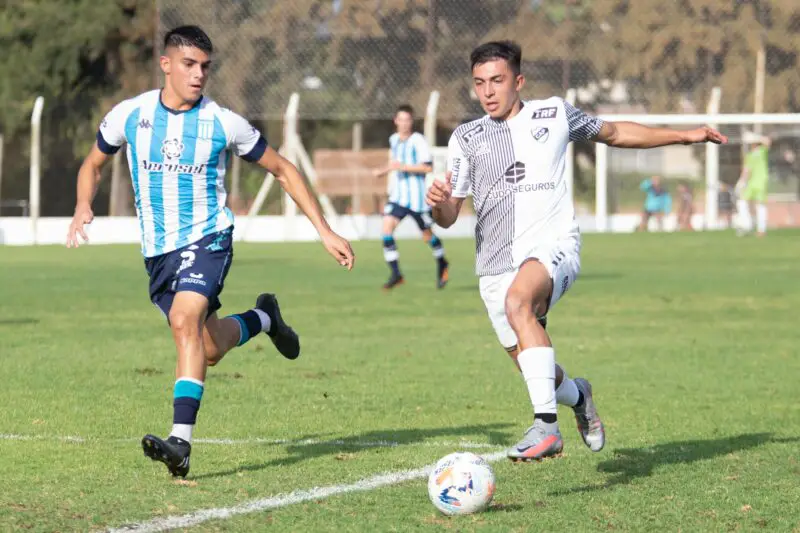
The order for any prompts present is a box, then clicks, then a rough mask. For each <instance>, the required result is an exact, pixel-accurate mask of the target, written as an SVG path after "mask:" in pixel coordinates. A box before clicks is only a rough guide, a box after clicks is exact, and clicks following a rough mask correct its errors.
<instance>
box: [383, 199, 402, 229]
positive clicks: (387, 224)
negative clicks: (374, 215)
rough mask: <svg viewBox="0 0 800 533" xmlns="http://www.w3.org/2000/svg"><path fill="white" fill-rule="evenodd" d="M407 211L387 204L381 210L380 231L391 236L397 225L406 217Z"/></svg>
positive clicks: (395, 205)
mask: <svg viewBox="0 0 800 533" xmlns="http://www.w3.org/2000/svg"><path fill="white" fill-rule="evenodd" d="M406 214H408V213H407V210H405V209H403V208H402V207H400V206H399V205H397V204H393V203H388V204H386V207H384V208H383V224H382V227H381V231H382V232H383V234H384V235H392V234H393V233H394V230H395V229H397V225H398V224H400V221H401V220H403V218H404V217H405V216H406Z"/></svg>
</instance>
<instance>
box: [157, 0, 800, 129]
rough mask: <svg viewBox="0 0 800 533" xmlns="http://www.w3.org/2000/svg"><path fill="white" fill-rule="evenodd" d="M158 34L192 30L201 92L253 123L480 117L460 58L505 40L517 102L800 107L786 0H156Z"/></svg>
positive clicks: (793, 5)
mask: <svg viewBox="0 0 800 533" xmlns="http://www.w3.org/2000/svg"><path fill="white" fill-rule="evenodd" d="M158 14H159V27H158V35H157V38H158V39H159V40H160V39H161V38H162V36H163V35H164V32H165V31H166V30H167V29H168V28H170V27H173V26H176V25H179V24H187V23H192V24H198V25H201V26H202V27H204V28H205V29H206V30H207V31H208V33H209V34H210V36H211V38H212V40H213V41H214V44H215V47H216V49H217V50H218V54H217V58H216V59H217V67H216V72H215V74H214V76H213V78H212V82H211V83H212V86H211V87H210V91H211V92H212V93H213V94H214V96H215V97H216V98H217V99H218V100H220V101H222V102H224V103H225V104H226V105H229V106H231V107H232V108H235V109H237V110H238V111H239V112H241V113H243V114H245V115H247V116H248V117H251V118H260V119H268V118H278V117H280V116H281V115H282V113H283V110H284V108H285V105H286V102H287V100H288V97H289V94H290V93H292V92H294V91H301V98H302V102H303V105H302V106H301V110H300V112H301V119H303V118H311V119H347V120H364V119H379V118H389V117H391V115H392V113H393V111H394V109H395V106H396V105H397V104H398V103H400V102H410V103H411V104H412V105H414V106H415V107H418V108H420V109H422V108H424V105H425V101H426V99H427V97H428V95H429V94H430V91H431V90H433V89H436V90H438V91H440V92H441V94H442V98H441V103H440V108H439V116H440V117H441V118H442V119H444V120H448V119H451V120H463V119H464V118H468V117H470V116H473V115H475V114H477V113H479V107H478V105H477V102H476V101H475V100H474V98H473V97H472V91H471V87H470V76H469V52H470V50H471V49H472V48H473V47H474V46H475V45H477V44H479V43H481V42H484V41H487V40H495V39H514V40H516V41H518V42H519V43H520V44H521V45H522V47H523V54H524V56H523V71H524V73H525V74H526V75H527V77H528V80H529V82H528V84H527V86H526V88H525V91H524V92H525V96H526V97H528V98H532V97H537V96H549V95H552V94H559V95H563V94H564V92H565V91H566V89H567V88H569V87H575V88H578V89H579V95H578V97H579V98H578V100H579V102H582V103H583V104H585V105H588V106H590V107H592V108H594V109H595V110H602V111H606V112H613V111H622V112H651V113H658V112H692V111H699V112H702V111H703V109H704V108H705V103H706V100H707V99H708V95H709V92H710V89H711V88H712V87H714V86H719V87H721V88H722V92H723V98H722V109H721V111H722V112H753V111H756V112H758V111H764V112H790V111H797V110H798V109H800V68H798V67H800V66H799V65H798V60H799V59H798V58H800V4H798V3H797V1H796V0H748V1H743V0H716V1H708V0H705V1H700V0H692V1H681V2H678V1H672V2H663V1H662V0H636V2H631V1H623V0H558V1H556V0H294V1H292V2H284V1H272V0H159V1H158Z"/></svg>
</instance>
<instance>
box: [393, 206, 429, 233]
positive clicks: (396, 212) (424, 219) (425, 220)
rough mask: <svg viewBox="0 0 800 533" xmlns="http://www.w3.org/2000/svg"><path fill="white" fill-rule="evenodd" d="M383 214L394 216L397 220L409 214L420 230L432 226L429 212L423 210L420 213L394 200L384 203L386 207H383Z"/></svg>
mask: <svg viewBox="0 0 800 533" xmlns="http://www.w3.org/2000/svg"><path fill="white" fill-rule="evenodd" d="M383 214H384V215H388V216H390V217H394V218H396V219H397V220H403V219H404V218H405V217H407V216H410V217H411V218H413V219H414V222H416V223H417V226H418V227H419V229H420V230H426V229H431V226H433V218H431V214H430V212H428V211H423V212H422V213H420V212H418V211H412V210H411V209H409V208H407V207H403V206H402V205H399V204H396V203H394V202H389V203H388V204H386V207H384V208H383Z"/></svg>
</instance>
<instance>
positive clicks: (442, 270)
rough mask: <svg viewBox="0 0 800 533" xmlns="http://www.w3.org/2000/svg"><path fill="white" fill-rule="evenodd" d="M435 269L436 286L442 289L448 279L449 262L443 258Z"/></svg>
mask: <svg viewBox="0 0 800 533" xmlns="http://www.w3.org/2000/svg"><path fill="white" fill-rule="evenodd" d="M436 270H437V272H436V288H437V289H444V286H445V285H447V282H448V281H449V280H450V263H448V262H447V261H444V260H443V261H442V264H440V265H439V266H438V267H436Z"/></svg>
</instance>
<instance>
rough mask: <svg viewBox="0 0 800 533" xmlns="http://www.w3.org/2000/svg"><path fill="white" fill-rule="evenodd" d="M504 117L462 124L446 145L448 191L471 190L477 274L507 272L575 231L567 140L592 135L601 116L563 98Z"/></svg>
mask: <svg viewBox="0 0 800 533" xmlns="http://www.w3.org/2000/svg"><path fill="white" fill-rule="evenodd" d="M522 105H523V107H522V109H521V110H520V112H519V113H518V114H517V115H515V116H514V117H512V118H511V119H509V120H495V119H492V118H490V117H489V116H485V117H483V118H480V119H478V120H474V121H472V122H469V123H466V124H462V125H461V126H459V127H458V128H456V130H455V131H454V132H453V135H452V136H451V137H450V142H449V144H448V150H447V151H448V155H447V168H448V170H450V171H451V172H452V178H451V179H452V185H453V196H454V197H456V198H464V197H466V195H467V192H468V191H469V190H470V188H471V189H472V197H473V201H474V204H475V214H476V216H477V224H476V227H475V246H476V249H477V250H476V259H475V272H476V273H477V274H478V275H479V276H491V275H496V274H502V273H504V272H510V271H512V270H514V269H516V268H519V266H520V265H521V264H522V263H523V262H524V261H525V260H526V259H527V258H528V257H530V254H531V253H532V251H533V250H534V249H535V248H538V247H540V246H542V245H547V244H549V243H551V242H552V243H554V242H556V241H558V240H560V239H562V238H564V237H566V236H568V235H569V234H572V233H577V232H579V229H578V225H577V222H576V221H575V210H574V207H573V205H572V198H571V197H570V195H569V192H568V191H567V184H566V182H565V181H564V164H565V160H566V149H567V144H568V143H569V142H570V141H579V140H584V139H591V138H592V137H594V136H595V135H597V134H598V133H599V131H600V128H601V127H602V125H603V121H602V120H600V119H598V118H595V117H592V116H589V115H586V114H585V113H583V112H581V111H580V110H578V109H576V108H575V107H573V106H572V105H570V104H569V103H567V102H565V101H564V100H563V99H562V98H558V97H552V98H548V99H547V100H531V101H527V102H523V103H522Z"/></svg>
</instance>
